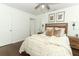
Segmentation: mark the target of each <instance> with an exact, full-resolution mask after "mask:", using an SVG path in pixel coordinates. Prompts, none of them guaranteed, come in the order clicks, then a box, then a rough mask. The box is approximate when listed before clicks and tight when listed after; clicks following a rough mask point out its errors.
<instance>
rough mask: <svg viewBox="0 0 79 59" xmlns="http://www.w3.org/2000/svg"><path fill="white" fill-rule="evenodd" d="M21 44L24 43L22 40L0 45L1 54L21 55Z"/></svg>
mask: <svg viewBox="0 0 79 59" xmlns="http://www.w3.org/2000/svg"><path fill="white" fill-rule="evenodd" d="M21 44H22V41H21V42H18V43H14V44H10V45H6V46H3V47H0V56H20V54H19V48H20V46H21Z"/></svg>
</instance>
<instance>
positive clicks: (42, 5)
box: [35, 3, 50, 10]
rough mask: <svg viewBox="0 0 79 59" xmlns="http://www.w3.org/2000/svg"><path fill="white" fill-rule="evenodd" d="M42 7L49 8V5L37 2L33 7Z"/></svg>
mask: <svg viewBox="0 0 79 59" xmlns="http://www.w3.org/2000/svg"><path fill="white" fill-rule="evenodd" d="M40 7H41V8H42V9H44V8H46V9H48V10H49V9H50V7H49V5H48V4H47V3H40V4H38V5H37V6H36V7H35V9H38V8H40Z"/></svg>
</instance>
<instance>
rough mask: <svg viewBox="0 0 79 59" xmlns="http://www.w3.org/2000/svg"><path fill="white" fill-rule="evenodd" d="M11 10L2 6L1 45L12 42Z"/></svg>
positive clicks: (0, 18) (0, 9) (0, 21)
mask: <svg viewBox="0 0 79 59" xmlns="http://www.w3.org/2000/svg"><path fill="white" fill-rule="evenodd" d="M9 12H10V11H8V10H3V9H2V8H1V7H0V46H3V45H6V44H9V43H10V42H11V17H10V13H9Z"/></svg>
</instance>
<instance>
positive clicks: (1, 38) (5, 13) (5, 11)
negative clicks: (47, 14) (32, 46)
mask: <svg viewBox="0 0 79 59" xmlns="http://www.w3.org/2000/svg"><path fill="white" fill-rule="evenodd" d="M30 17H33V18H35V16H34V15H32V14H29V13H26V12H23V11H21V10H18V9H16V8H12V7H9V6H7V5H4V4H0V46H3V45H6V44H10V43H14V42H18V41H21V40H24V39H25V38H26V37H28V36H29V19H30Z"/></svg>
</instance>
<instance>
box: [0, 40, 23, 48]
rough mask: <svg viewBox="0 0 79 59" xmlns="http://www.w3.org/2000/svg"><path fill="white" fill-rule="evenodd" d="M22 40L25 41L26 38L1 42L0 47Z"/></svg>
mask: <svg viewBox="0 0 79 59" xmlns="http://www.w3.org/2000/svg"><path fill="white" fill-rule="evenodd" d="M21 41H24V39H20V40H17V41H11V42H6V43H3V44H0V47H3V46H6V45H9V44H13V43H17V42H21Z"/></svg>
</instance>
